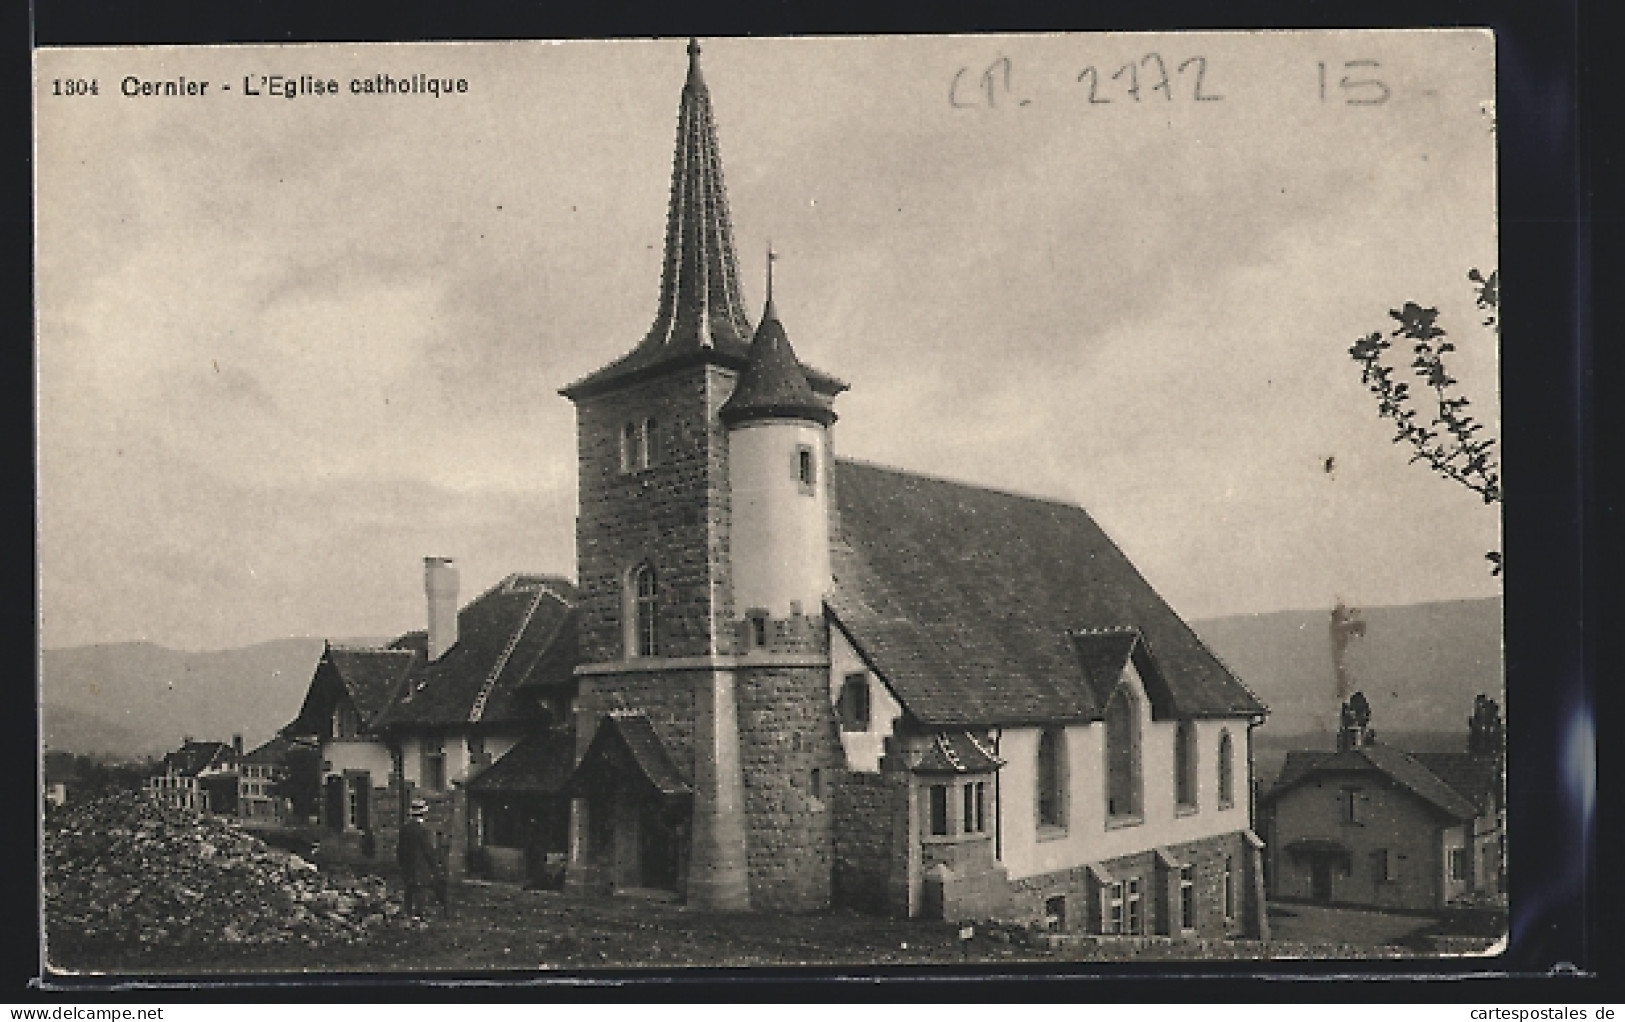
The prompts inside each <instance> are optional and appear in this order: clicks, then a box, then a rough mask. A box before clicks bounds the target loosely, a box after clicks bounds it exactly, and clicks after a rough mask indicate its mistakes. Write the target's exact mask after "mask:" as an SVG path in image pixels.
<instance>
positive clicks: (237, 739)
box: [231, 735, 243, 759]
mask: <svg viewBox="0 0 1625 1022" xmlns="http://www.w3.org/2000/svg"><path fill="white" fill-rule="evenodd" d="M231 751H232V752H234V753H236V754H237V758H238V759H242V758H243V736H242V735H232V736H231Z"/></svg>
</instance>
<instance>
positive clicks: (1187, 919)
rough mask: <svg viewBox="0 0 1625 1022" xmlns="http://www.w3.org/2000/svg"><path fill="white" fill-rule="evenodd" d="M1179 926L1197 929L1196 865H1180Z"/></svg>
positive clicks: (1186, 928) (1185, 928) (1183, 928)
mask: <svg viewBox="0 0 1625 1022" xmlns="http://www.w3.org/2000/svg"><path fill="white" fill-rule="evenodd" d="M1179 928H1180V929H1181V930H1194V929H1196V867H1195V866H1181V867H1179Z"/></svg>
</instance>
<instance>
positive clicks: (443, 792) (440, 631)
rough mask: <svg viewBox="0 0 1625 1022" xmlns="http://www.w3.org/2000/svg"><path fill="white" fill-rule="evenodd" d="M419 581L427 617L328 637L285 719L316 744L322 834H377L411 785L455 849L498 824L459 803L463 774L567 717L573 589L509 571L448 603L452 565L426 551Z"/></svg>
mask: <svg viewBox="0 0 1625 1022" xmlns="http://www.w3.org/2000/svg"><path fill="white" fill-rule="evenodd" d="M425 583H426V590H427V592H428V598H429V599H428V620H429V627H428V628H427V629H423V630H418V631H413V632H408V633H406V634H404V635H402V636H400V637H399V638H398V639H396V640H395V641H393V642H391V643H389V644H388V645H387V646H383V647H376V648H359V647H339V646H332V645H330V646H329V647H328V649H327V650H326V652H325V653H324V654H323V656H322V659H321V660H320V661H318V663H317V667H316V671H315V675H314V676H313V678H312V680H311V686H310V688H309V690H307V692H306V696H305V702H304V705H303V707H302V708H301V710H300V713H299V716H298V717H296V718H295V720H294V721H293V722H292V723H291V724H290V725H289V726H288V727H287V728H286V729H285V731H286V732H287V733H288V734H289V735H290V736H296V735H303V736H308V737H310V738H312V739H314V740H316V741H318V742H319V743H320V748H321V756H322V786H323V792H324V797H323V802H322V813H321V819H322V822H323V823H324V824H326V826H327V827H328V828H329V829H330V830H331V831H333V832H334V834H335V835H337V836H345V835H348V836H349V837H351V838H358V837H359V835H360V834H361V833H362V832H363V831H367V830H371V831H373V832H374V836H375V843H377V844H378V847H389V846H390V845H389V843H390V842H393V840H394V838H393V835H394V833H395V831H396V830H397V828H398V827H399V825H400V822H401V819H402V814H403V812H404V807H405V806H407V805H409V804H410V802H411V800H412V799H414V798H422V799H425V800H426V801H428V802H429V804H430V819H429V822H430V825H431V826H432V827H433V828H434V829H436V830H437V831H438V832H439V833H440V834H441V835H442V836H443V838H444V839H445V841H446V843H447V844H448V846H450V848H451V850H452V851H453V853H454V857H455V858H457V860H458V861H459V862H461V861H463V860H464V857H465V856H464V853H466V851H467V847H468V841H469V838H470V835H471V834H472V836H473V839H474V842H475V844H476V845H479V844H482V843H483V835H484V834H485V833H486V828H487V822H488V820H489V821H490V826H491V827H492V828H494V832H495V833H496V834H498V835H499V836H501V835H504V834H505V833H506V831H507V829H508V824H507V823H506V822H505V821H504V820H503V819H501V817H502V816H503V815H504V814H503V812H502V811H501V809H500V807H499V806H495V805H493V806H489V807H487V806H485V805H484V804H483V803H481V804H477V805H476V807H475V808H476V812H475V814H474V815H473V816H472V817H471V816H470V815H469V813H468V809H469V806H468V804H467V800H466V798H464V797H462V791H463V786H464V785H465V784H466V782H467V781H468V780H469V778H470V777H471V776H473V775H474V774H476V773H478V772H479V771H480V770H482V769H483V768H484V767H486V766H489V765H490V764H491V763H493V762H494V761H496V760H497V759H500V758H501V757H502V756H503V755H504V754H505V753H507V752H508V750H510V749H512V748H513V747H514V746H515V745H516V744H518V743H519V741H520V740H521V739H523V738H525V737H526V736H527V735H531V734H533V733H536V732H546V731H547V730H548V729H549V728H552V727H556V726H558V725H559V724H561V723H569V722H570V720H571V717H570V703H571V699H572V698H573V696H574V691H575V676H574V673H573V670H574V667H575V627H574V618H573V613H572V605H573V599H574V591H575V590H574V586H572V585H571V584H570V583H569V582H568V581H566V580H564V579H559V578H554V577H551V576H546V575H534V574H514V575H510V576H508V577H507V578H505V579H503V580H502V581H501V582H499V583H497V584H496V585H495V586H492V587H491V588H490V589H488V590H486V591H485V592H484V593H482V594H480V595H479V596H478V597H476V598H475V599H474V600H473V601H472V602H470V603H469V604H468V605H467V606H464V607H462V608H461V609H459V608H458V606H457V595H458V594H457V590H458V576H457V570H456V567H455V565H454V564H453V563H452V562H451V561H450V560H449V559H447V558H438V557H431V558H426V559H425ZM327 847H329V848H331V847H335V846H334V845H333V844H331V843H328V844H327Z"/></svg>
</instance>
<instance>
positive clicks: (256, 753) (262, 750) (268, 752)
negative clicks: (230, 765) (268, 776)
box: [243, 734, 293, 763]
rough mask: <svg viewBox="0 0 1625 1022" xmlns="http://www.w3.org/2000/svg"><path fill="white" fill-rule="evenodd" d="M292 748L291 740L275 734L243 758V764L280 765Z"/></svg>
mask: <svg viewBox="0 0 1625 1022" xmlns="http://www.w3.org/2000/svg"><path fill="white" fill-rule="evenodd" d="M291 748H293V739H291V738H289V737H287V736H286V735H281V734H277V735H274V736H272V738H271V740H270V741H268V742H266V743H265V744H264V745H261V746H259V747H257V748H255V749H252V750H250V751H249V752H247V753H245V754H244V756H243V762H244V763H281V762H282V761H283V759H284V758H286V756H287V755H288V750H289V749H291Z"/></svg>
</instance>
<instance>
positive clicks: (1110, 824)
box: [1106, 814, 1145, 830]
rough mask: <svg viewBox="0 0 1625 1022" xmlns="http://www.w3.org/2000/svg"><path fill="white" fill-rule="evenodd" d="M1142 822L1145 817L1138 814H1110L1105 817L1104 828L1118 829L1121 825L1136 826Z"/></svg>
mask: <svg viewBox="0 0 1625 1022" xmlns="http://www.w3.org/2000/svg"><path fill="white" fill-rule="evenodd" d="M1144 822H1145V817H1144V816H1141V815H1138V814H1136V815H1134V816H1110V817H1107V818H1106V829H1107V830H1118V829H1121V828H1123V827H1138V826H1139V825H1140V824H1142V823H1144Z"/></svg>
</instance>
